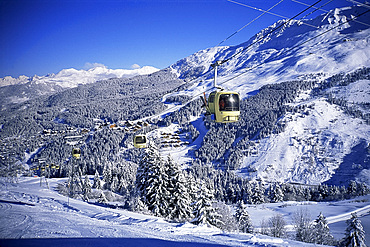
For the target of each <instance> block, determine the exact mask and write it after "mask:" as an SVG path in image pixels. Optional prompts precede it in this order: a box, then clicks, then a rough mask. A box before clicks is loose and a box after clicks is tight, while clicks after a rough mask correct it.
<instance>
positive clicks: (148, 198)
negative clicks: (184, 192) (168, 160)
mask: <svg viewBox="0 0 370 247" xmlns="http://www.w3.org/2000/svg"><path fill="white" fill-rule="evenodd" d="M165 168H166V167H165V165H164V161H163V159H162V158H161V157H160V155H159V152H158V148H157V147H156V146H155V145H154V144H151V143H149V146H148V148H147V149H146V153H145V155H144V156H143V158H142V159H141V161H140V164H139V167H138V172H137V178H136V185H137V189H138V191H139V193H140V195H141V197H142V200H143V202H144V203H145V204H146V205H147V206H148V209H149V210H150V211H152V212H153V214H154V215H156V216H163V217H167V216H168V214H169V212H168V209H169V207H168V206H169V200H170V199H169V197H170V192H169V191H168V183H169V179H168V175H167V172H166V169H165Z"/></svg>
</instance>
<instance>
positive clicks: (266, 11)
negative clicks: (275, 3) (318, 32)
mask: <svg viewBox="0 0 370 247" xmlns="http://www.w3.org/2000/svg"><path fill="white" fill-rule="evenodd" d="M227 1H228V2H231V3H235V4H238V5H241V6H244V7H247V8H250V9H254V10H257V11H260V12H263V13H267V14H270V15H274V16H277V17H280V18H283V19H289V17H286V16H283V15H280V14H276V13H274V12H270V10H271V9H268V10H263V9H260V8H256V7H253V6H250V5H247V4H244V3H240V2H236V1H233V0H227ZM303 25H306V26H309V27H314V28H318V27H316V26H313V25H310V24H307V23H303Z"/></svg>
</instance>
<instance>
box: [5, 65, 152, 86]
mask: <svg viewBox="0 0 370 247" xmlns="http://www.w3.org/2000/svg"><path fill="white" fill-rule="evenodd" d="M158 70H159V69H157V68H154V67H151V66H144V67H142V68H138V69H132V70H127V69H108V68H106V67H102V66H101V67H95V68H92V69H89V70H77V69H74V68H70V69H63V70H61V71H60V72H58V73H57V74H48V75H46V76H37V75H35V76H33V77H27V76H20V77H18V78H13V77H11V76H6V77H4V78H0V87H4V86H9V85H18V84H25V83H28V82H30V83H31V84H35V85H37V84H47V85H54V86H59V87H62V88H72V87H77V86H78V85H80V84H88V83H93V82H96V81H99V80H104V79H109V78H129V77H133V76H137V75H146V74H151V73H154V72H156V71H158Z"/></svg>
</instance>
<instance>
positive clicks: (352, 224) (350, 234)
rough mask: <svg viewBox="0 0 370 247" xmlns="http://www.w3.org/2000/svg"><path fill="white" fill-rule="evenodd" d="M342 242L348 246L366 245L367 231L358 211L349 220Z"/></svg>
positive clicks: (364, 246) (363, 246) (360, 246)
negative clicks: (358, 215)
mask: <svg viewBox="0 0 370 247" xmlns="http://www.w3.org/2000/svg"><path fill="white" fill-rule="evenodd" d="M341 244H342V246H346V247H366V245H365V231H364V228H363V227H362V224H361V221H360V219H359V218H358V217H357V214H356V213H352V217H351V219H349V220H347V228H346V232H345V237H344V239H343V240H342V243H341Z"/></svg>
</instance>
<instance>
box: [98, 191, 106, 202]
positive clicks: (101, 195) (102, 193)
mask: <svg viewBox="0 0 370 247" xmlns="http://www.w3.org/2000/svg"><path fill="white" fill-rule="evenodd" d="M98 202H99V203H102V204H106V203H107V202H108V200H107V198H106V196H105V194H104V192H103V191H101V193H100V196H99V199H98Z"/></svg>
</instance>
